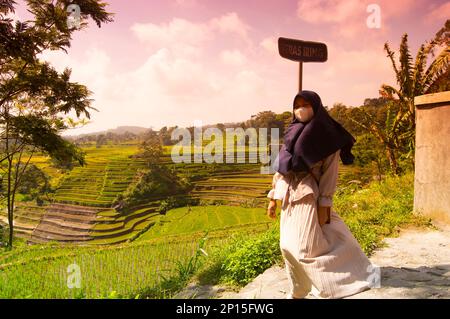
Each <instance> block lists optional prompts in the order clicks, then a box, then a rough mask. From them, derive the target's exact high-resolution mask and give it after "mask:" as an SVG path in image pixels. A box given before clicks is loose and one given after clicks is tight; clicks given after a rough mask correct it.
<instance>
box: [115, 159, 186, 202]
mask: <svg viewBox="0 0 450 319" xmlns="http://www.w3.org/2000/svg"><path fill="white" fill-rule="evenodd" d="M189 187H190V184H189V183H188V182H187V181H186V180H185V179H183V178H180V177H178V176H177V175H176V174H175V173H174V172H173V171H171V170H169V169H167V168H166V167H164V166H153V167H152V168H149V169H144V170H140V171H139V172H138V176H137V181H136V183H134V184H130V186H129V187H128V189H127V190H126V191H125V192H124V193H123V195H122V196H121V195H118V197H117V199H116V200H115V202H114V204H118V201H119V200H120V201H123V202H124V207H131V206H134V205H137V204H141V203H144V202H148V200H149V198H152V197H158V196H160V197H166V196H170V195H176V194H181V193H185V192H187V191H188V189H189Z"/></svg>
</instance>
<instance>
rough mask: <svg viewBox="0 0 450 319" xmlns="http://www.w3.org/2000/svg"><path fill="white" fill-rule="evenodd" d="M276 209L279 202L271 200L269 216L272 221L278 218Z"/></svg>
mask: <svg viewBox="0 0 450 319" xmlns="http://www.w3.org/2000/svg"><path fill="white" fill-rule="evenodd" d="M276 209H277V201H276V200H275V199H271V200H270V203H269V207H268V208H267V216H269V218H272V219H275V218H277V213H276Z"/></svg>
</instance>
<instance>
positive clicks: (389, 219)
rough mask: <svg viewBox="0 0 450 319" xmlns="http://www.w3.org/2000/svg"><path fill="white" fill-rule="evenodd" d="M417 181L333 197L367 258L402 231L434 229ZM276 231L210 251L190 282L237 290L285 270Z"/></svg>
mask: <svg viewBox="0 0 450 319" xmlns="http://www.w3.org/2000/svg"><path fill="white" fill-rule="evenodd" d="M413 181H414V175H413V173H412V172H409V173H407V174H405V175H404V176H401V177H389V176H388V177H387V178H386V179H385V180H383V181H382V182H377V181H375V182H371V183H369V184H368V185H367V186H366V187H364V188H363V189H360V190H358V191H355V192H349V193H341V194H339V195H338V196H335V197H334V210H335V211H336V212H337V213H338V214H339V215H340V216H341V217H342V218H343V220H344V222H345V223H346V224H347V225H348V226H349V228H350V230H351V232H352V233H353V235H354V236H355V238H356V239H357V240H358V242H359V244H360V245H361V248H362V249H363V251H364V252H365V253H366V254H367V255H368V256H370V255H371V254H372V253H373V251H374V250H375V249H377V248H380V247H383V239H384V238H385V237H387V236H397V234H398V233H399V230H400V229H401V228H402V227H409V226H416V227H433V226H432V224H431V220H430V219H429V218H427V217H424V216H422V215H420V214H417V213H416V212H413V185H414V183H413ZM278 217H279V214H278ZM278 222H279V218H278ZM278 227H279V224H278V223H277V224H274V225H273V227H272V228H271V229H270V230H268V231H266V232H264V233H258V234H253V235H245V234H242V236H240V237H238V238H235V239H233V240H232V241H230V242H229V243H228V244H227V245H225V246H222V247H220V248H218V249H216V250H214V251H211V252H210V257H209V258H208V259H207V260H206V262H205V263H204V264H203V265H202V266H201V267H200V268H199V270H198V271H197V272H196V273H195V274H194V276H193V279H192V280H193V281H197V282H199V284H201V285H206V284H222V285H226V286H230V287H231V288H234V289H238V288H239V287H242V286H243V285H245V284H246V283H248V282H250V281H251V280H253V279H254V278H255V277H256V276H257V275H258V274H260V273H262V272H263V271H264V270H265V269H267V268H269V267H270V266H271V265H273V264H275V263H280V265H282V262H283V261H282V258H281V252H280V250H279V246H278V245H279V244H278V243H279V228H278Z"/></svg>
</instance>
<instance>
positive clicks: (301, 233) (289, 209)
mask: <svg viewBox="0 0 450 319" xmlns="http://www.w3.org/2000/svg"><path fill="white" fill-rule="evenodd" d="M355 141H356V140H355V139H354V138H353V136H352V135H351V134H350V133H349V132H348V131H346V130H345V128H344V127H342V126H341V125H340V124H339V123H338V122H336V121H335V120H334V119H333V118H332V117H331V116H330V115H329V114H328V112H327V110H326V109H325V108H324V107H323V105H322V102H321V99H320V97H319V96H318V95H317V94H316V93H315V92H312V91H301V92H300V93H299V94H297V96H296V97H295V99H294V103H293V118H292V122H291V123H290V125H289V126H288V128H287V130H286V133H285V135H284V144H283V145H282V147H281V150H280V153H279V154H278V159H277V161H276V162H275V165H274V168H275V170H276V171H277V172H276V173H275V175H274V177H273V183H272V189H271V190H270V192H269V194H268V195H267V197H269V198H270V199H271V201H270V203H269V207H268V215H269V217H271V218H276V213H275V210H276V200H277V199H279V200H282V209H281V216H280V249H281V252H282V255H283V259H284V262H285V268H286V273H287V275H288V279H289V285H290V292H289V293H288V295H287V298H291V299H292V298H294V299H296V298H304V297H306V296H307V295H308V294H312V295H313V296H315V297H317V298H342V297H346V296H349V295H353V294H356V293H358V292H361V291H364V290H367V289H369V288H370V282H369V281H368V280H369V279H370V275H371V271H372V270H373V269H374V267H373V266H372V264H371V262H370V261H369V259H368V258H367V256H366V255H365V254H364V252H363V251H362V249H361V247H360V246H359V243H358V242H357V240H356V239H355V237H354V236H353V234H352V233H351V231H350V229H349V228H348V227H347V225H346V224H345V223H344V222H343V221H342V219H341V218H340V216H339V215H338V214H337V213H336V212H335V211H334V210H333V207H332V203H333V194H334V192H335V190H336V184H337V178H338V166H339V158H340V159H341V160H342V162H343V164H344V165H348V164H352V163H353V159H354V156H353V155H352V153H351V148H352V146H353V144H354V142H355Z"/></svg>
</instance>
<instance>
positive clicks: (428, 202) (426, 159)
mask: <svg viewBox="0 0 450 319" xmlns="http://www.w3.org/2000/svg"><path fill="white" fill-rule="evenodd" d="M414 104H415V107H416V150H415V175H414V210H415V211H416V212H420V213H422V214H424V215H426V216H428V217H431V218H432V219H433V220H436V221H438V222H444V223H446V224H450V91H445V92H440V93H434V94H426V95H421V96H416V97H415V99H414Z"/></svg>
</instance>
